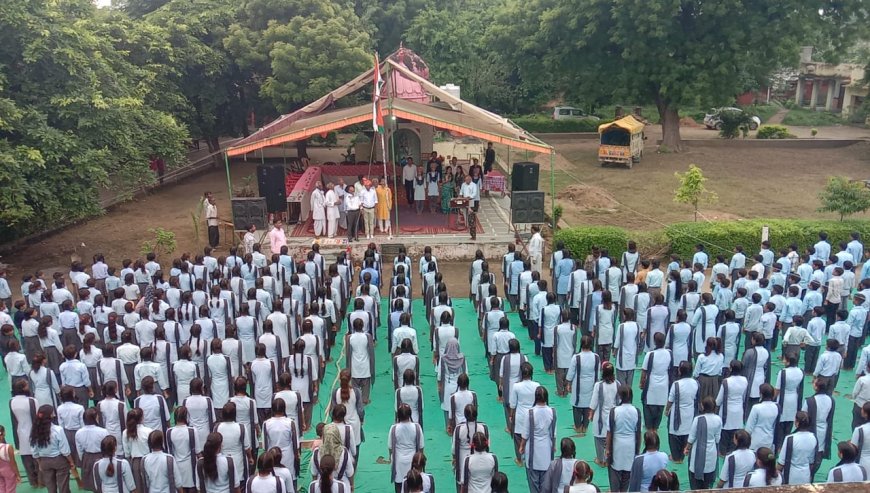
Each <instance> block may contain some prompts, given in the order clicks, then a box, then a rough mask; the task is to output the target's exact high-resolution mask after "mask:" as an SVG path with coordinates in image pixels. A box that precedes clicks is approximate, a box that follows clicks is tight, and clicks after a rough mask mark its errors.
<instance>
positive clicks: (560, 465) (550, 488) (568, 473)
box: [540, 438, 577, 493]
mask: <svg viewBox="0 0 870 493" xmlns="http://www.w3.org/2000/svg"><path fill="white" fill-rule="evenodd" d="M559 449H560V450H561V454H560V456H559V458H558V459H553V462H551V463H550V467H549V468H548V469H547V473H546V474H544V482H543V484H542V485H541V490H540V493H562V492H564V491H565V488H566V487H568V486H570V485H571V480H572V479H574V464H575V463H577V459H576V458H575V457H576V456H577V446H576V445H575V444H574V440H572V439H571V438H563V439H562V441H561V442H560V444H559Z"/></svg>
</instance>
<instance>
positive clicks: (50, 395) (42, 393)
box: [27, 352, 60, 406]
mask: <svg viewBox="0 0 870 493" xmlns="http://www.w3.org/2000/svg"><path fill="white" fill-rule="evenodd" d="M44 365H45V354H44V353H42V352H38V353H36V355H35V356H34V357H33V361H32V363H31V365H30V368H31V369H30V373H28V374H27V377H28V379H29V380H30V382H31V385H32V389H33V397H35V398H36V403H37V404H39V405H40V406H44V405H49V406H55V405H57V404H60V402H58V398H57V395H58V394H59V393H60V385H58V383H57V377H56V376H55V373H54V372H53V371H51V370H50V369H49V368H46V367H45V366H44Z"/></svg>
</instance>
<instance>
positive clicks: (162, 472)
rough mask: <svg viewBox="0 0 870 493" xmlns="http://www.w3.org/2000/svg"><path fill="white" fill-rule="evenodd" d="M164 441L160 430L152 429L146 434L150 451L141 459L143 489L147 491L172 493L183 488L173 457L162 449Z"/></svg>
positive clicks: (149, 492) (150, 492)
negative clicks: (143, 479)
mask: <svg viewBox="0 0 870 493" xmlns="http://www.w3.org/2000/svg"><path fill="white" fill-rule="evenodd" d="M164 443H165V442H164V437H163V432H162V431H160V430H154V431H152V432H151V434H150V435H148V447H149V448H150V449H151V452H149V453H148V455H146V456H145V458H144V459H142V464H143V465H144V468H145V488H146V490H145V491H147V492H148V493H174V492H175V491H177V490H182V489H183V485H182V483H181V477H180V476H179V475H178V465H177V464H176V463H175V457H173V456H172V455H171V454H167V453H166V452H164V451H163V445H164Z"/></svg>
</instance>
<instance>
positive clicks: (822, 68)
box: [794, 46, 868, 118]
mask: <svg viewBox="0 0 870 493" xmlns="http://www.w3.org/2000/svg"><path fill="white" fill-rule="evenodd" d="M812 58H813V47H812V46H804V47H803V48H801V61H800V68H799V70H798V79H797V86H796V90H795V96H794V102H795V104H797V105H798V106H800V107H804V108H809V109H812V110H825V111H833V112H835V113H842V115H843V117H844V118H848V117H849V115H850V114H852V113H853V112H854V111H856V110H857V109H858V108H860V107H861V105H862V104H863V103H864V100H865V99H866V98H867V93H868V83H867V80H865V79H864V66H863V65H858V64H854V63H840V64H832V63H824V62H817V61H813V59H812Z"/></svg>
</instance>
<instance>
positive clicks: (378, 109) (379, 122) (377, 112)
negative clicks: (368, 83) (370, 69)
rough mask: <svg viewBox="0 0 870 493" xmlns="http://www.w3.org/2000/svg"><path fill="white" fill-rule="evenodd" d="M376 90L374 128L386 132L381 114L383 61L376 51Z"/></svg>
mask: <svg viewBox="0 0 870 493" xmlns="http://www.w3.org/2000/svg"><path fill="white" fill-rule="evenodd" d="M373 80H374V84H375V90H374V93H373V95H372V129H373V130H374V131H375V132H377V133H380V134H382V133H384V115H382V114H381V86H383V81H382V80H381V63H380V61H379V60H378V54H377V53H375V74H374V78H373Z"/></svg>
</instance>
